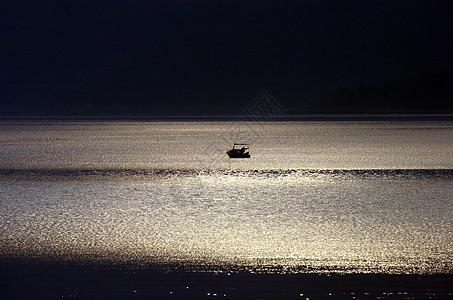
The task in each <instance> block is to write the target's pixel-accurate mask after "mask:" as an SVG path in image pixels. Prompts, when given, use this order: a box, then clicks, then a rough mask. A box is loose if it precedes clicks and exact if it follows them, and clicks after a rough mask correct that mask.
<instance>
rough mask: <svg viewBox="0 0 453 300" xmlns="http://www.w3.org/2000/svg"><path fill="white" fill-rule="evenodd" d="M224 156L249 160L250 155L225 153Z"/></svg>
mask: <svg viewBox="0 0 453 300" xmlns="http://www.w3.org/2000/svg"><path fill="white" fill-rule="evenodd" d="M226 154H228V156H229V157H230V158H250V154H249V153H244V154H240V153H231V152H227V153H226Z"/></svg>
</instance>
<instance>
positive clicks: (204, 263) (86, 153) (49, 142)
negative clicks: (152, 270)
mask: <svg viewBox="0 0 453 300" xmlns="http://www.w3.org/2000/svg"><path fill="white" fill-rule="evenodd" d="M234 142H242V143H250V153H251V158H250V159H229V158H228V157H227V155H226V153H225V151H226V149H227V148H230V147H231V146H232V144H233V143H234ZM452 231H453V122H449V121H439V122H436V121H417V122H410V121H404V122H398V121H368V122H366V121H360V122H356V121H348V122H347V121H343V122H333V121H331V122H328V121H325V122H323V121H318V122H296V121H293V122H272V123H270V122H268V123H258V122H234V121H204V122H197V121H143V122H140V121H86V120H85V121H83V120H73V121H61V120H60V121H58V120H57V121H56V120H27V121H21V120H2V121H0V258H1V259H2V260H24V261H26V260H31V261H44V262H46V261H51V262H52V261H53V262H55V261H58V262H76V263H80V264H91V263H106V264H125V265H133V266H149V265H153V266H159V267H160V268H162V269H164V270H165V269H174V268H179V269H183V270H186V271H190V272H192V271H194V272H195V271H203V272H205V271H208V272H223V273H230V272H231V273H234V272H240V271H244V270H245V271H247V272H252V273H264V274H275V273H277V274H287V273H341V274H343V273H384V274H451V273H452V272H453V235H452Z"/></svg>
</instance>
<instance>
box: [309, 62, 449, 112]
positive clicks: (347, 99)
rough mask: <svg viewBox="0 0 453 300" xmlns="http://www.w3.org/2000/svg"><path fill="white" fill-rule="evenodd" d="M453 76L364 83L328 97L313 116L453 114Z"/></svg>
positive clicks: (425, 75)
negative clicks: (373, 83)
mask: <svg viewBox="0 0 453 300" xmlns="http://www.w3.org/2000/svg"><path fill="white" fill-rule="evenodd" d="M452 100H453V73H452V72H447V71H441V72H436V73H429V74H421V75H419V76H417V77H414V78H410V79H406V80H401V81H396V82H393V81H387V82H385V83H383V84H379V85H364V84H361V85H360V86H359V87H358V88H356V89H346V88H345V89H339V90H336V91H332V92H330V93H327V94H326V95H324V96H323V97H322V98H321V99H320V100H319V101H318V102H317V103H316V104H315V105H314V106H313V107H311V108H310V109H309V110H310V113H332V114H344V113H354V114H361V113H367V114H368V113H371V114H373V113H453V101H452Z"/></svg>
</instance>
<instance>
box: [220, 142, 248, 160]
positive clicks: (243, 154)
mask: <svg viewBox="0 0 453 300" xmlns="http://www.w3.org/2000/svg"><path fill="white" fill-rule="evenodd" d="M226 154H228V156H229V157H230V158H250V152H249V144H238V143H234V145H233V148H232V149H230V150H228V149H227V152H226Z"/></svg>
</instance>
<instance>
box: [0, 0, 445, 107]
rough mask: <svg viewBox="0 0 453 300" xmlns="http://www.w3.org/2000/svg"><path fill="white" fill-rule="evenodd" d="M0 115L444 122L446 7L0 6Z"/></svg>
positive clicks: (322, 3) (37, 0) (307, 2)
mask: <svg viewBox="0 0 453 300" xmlns="http://www.w3.org/2000/svg"><path fill="white" fill-rule="evenodd" d="M0 6H1V7H0V36H1V37H2V38H1V46H0V57H1V59H0V114H1V115H23V114H25V115H64V116H66V115H76V116H77V115H149V116H160V115H230V114H233V115H234V114H238V113H241V112H242V110H243V109H244V108H245V107H246V106H247V104H248V103H250V102H251V101H252V100H253V99H254V97H255V96H257V95H258V94H259V92H260V91H262V90H264V89H265V90H267V91H268V92H269V93H270V94H271V95H272V96H273V97H274V98H275V99H276V100H277V101H278V102H279V103H280V105H281V106H282V107H284V108H285V109H286V111H287V112H288V113H294V114H307V113H333V114H336V113H340V114H341V113H383V112H385V113H387V112H396V113H406V112H407V113H413V112H417V113H452V112H453V110H452V104H451V103H452V101H451V99H452V88H451V87H452V86H453V85H452V73H451V71H452V70H453V60H452V54H451V53H452V51H451V50H452V49H453V39H452V38H451V37H452V36H453V34H452V33H453V32H452V31H453V15H452V13H451V4H450V2H449V1H442V0H439V1H428V0H427V1H421V0H420V1H353V0H349V1H346V0H345V1H334V0H331V1H327V0H316V1H315V0H302V1H285V0H280V1H277V0H275V1H254V0H250V1H234V0H228V1H227V0H219V1H183V0H179V1H176V0H171V1H170V0H168V1H144V0H143V1H138V0H130V1H107V0H99V1H75V0H68V1H50V0H48V1H43V0H34V1H19V0H18V1H2V3H1V4H0Z"/></svg>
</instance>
